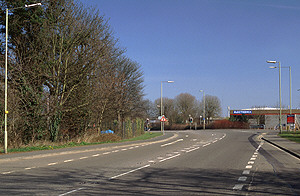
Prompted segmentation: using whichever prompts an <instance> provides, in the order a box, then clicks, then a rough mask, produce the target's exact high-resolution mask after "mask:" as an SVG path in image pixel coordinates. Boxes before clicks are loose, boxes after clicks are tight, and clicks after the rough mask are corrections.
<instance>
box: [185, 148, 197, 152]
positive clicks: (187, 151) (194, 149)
mask: <svg viewBox="0 0 300 196" xmlns="http://www.w3.org/2000/svg"><path fill="white" fill-rule="evenodd" d="M197 149H199V147H197V148H194V149H191V150H189V151H186V153H188V152H192V151H194V150H197Z"/></svg>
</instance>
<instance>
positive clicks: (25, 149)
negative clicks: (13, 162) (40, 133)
mask: <svg viewBox="0 0 300 196" xmlns="http://www.w3.org/2000/svg"><path fill="white" fill-rule="evenodd" d="M161 135H162V133H160V132H156V133H151V132H146V133H145V134H143V135H140V136H137V137H134V138H130V139H123V140H121V141H105V142H93V143H88V142H80V143H76V142H69V143H67V144H62V145H59V144H52V145H43V146H27V147H22V148H12V149H8V153H14V152H30V151H39V150H53V149H61V148H69V147H75V146H87V145H96V144H107V143H121V142H128V141H138V140H147V139H151V138H154V137H157V136H161ZM0 151H2V152H3V151H4V149H0Z"/></svg>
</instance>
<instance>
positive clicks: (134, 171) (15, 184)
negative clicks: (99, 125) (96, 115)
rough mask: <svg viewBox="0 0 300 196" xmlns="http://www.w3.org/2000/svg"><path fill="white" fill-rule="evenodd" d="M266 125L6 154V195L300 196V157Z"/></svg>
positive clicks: (1, 190) (2, 176) (0, 189)
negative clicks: (281, 145) (270, 138)
mask: <svg viewBox="0 0 300 196" xmlns="http://www.w3.org/2000/svg"><path fill="white" fill-rule="evenodd" d="M263 132H264V131H258V130H205V131H203V130H200V131H172V132H171V131H170V132H166V134H165V136H161V137H159V138H155V139H151V140H149V141H138V142H127V143H121V144H105V145H95V146H86V147H76V148H69V149H63V150H53V151H43V152H32V153H22V154H13V155H1V156H0V165H1V167H0V182H1V184H0V195H60V196H63V195H299V194H300V185H299V184H300V182H299V179H300V177H299V176H300V161H299V159H296V158H294V157H292V156H290V155H289V154H287V153H286V152H283V151H281V150H279V149H277V148H276V147H273V146H272V145H270V144H268V143H266V142H264V141H262V140H261V139H260V137H261V135H263V134H264V133H263Z"/></svg>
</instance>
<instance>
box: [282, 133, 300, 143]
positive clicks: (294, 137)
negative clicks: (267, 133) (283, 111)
mask: <svg viewBox="0 0 300 196" xmlns="http://www.w3.org/2000/svg"><path fill="white" fill-rule="evenodd" d="M278 135H279V136H280V137H283V138H286V139H288V140H291V141H294V142H297V143H300V131H296V132H287V131H283V132H282V133H281V134H278Z"/></svg>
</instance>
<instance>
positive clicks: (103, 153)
mask: <svg viewBox="0 0 300 196" xmlns="http://www.w3.org/2000/svg"><path fill="white" fill-rule="evenodd" d="M110 153H111V152H104V153H103V154H110Z"/></svg>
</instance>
